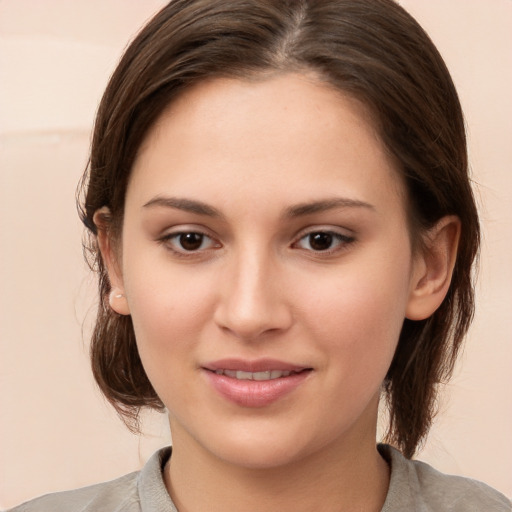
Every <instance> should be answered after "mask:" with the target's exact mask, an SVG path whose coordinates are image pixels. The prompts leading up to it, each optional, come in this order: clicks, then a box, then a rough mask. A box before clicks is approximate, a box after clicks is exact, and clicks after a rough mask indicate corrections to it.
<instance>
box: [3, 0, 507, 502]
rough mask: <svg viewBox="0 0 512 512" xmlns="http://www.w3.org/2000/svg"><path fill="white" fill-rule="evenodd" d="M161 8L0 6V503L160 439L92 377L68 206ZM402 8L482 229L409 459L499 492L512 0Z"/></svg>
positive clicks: (53, 0)
mask: <svg viewBox="0 0 512 512" xmlns="http://www.w3.org/2000/svg"><path fill="white" fill-rule="evenodd" d="M162 3H163V2H162V1H160V0H150V1H148V0H146V1H142V0H140V1H136V0H73V1H71V0H1V1H0V339H1V346H0V386H1V389H0V411H1V413H0V439H1V444H0V507H7V506H10V505H14V504H16V503H19V502H21V501H22V500H26V499H28V498H31V497H33V496H36V495H38V494H41V493H44V492H48V491H55V490H58V489H65V488H73V487H77V486H82V485H86V484H90V483H93V482H97V481H101V480H105V479H110V478H113V477H115V476H117V475H120V474H123V473H125V472H128V471H131V470H134V469H137V468H139V467H140V466H141V465H142V464H143V463H144V462H145V460H146V459H147V457H148V456H149V454H150V453H151V452H152V451H153V450H154V449H156V448H157V447H158V446H160V445H162V444H166V443H168V442H169V438H168V435H167V434H166V431H167V426H166V422H165V418H164V417H163V416H158V415H155V416H152V417H150V418H148V419H147V421H146V432H147V435H145V436H143V437H141V438H138V437H135V436H132V435H131V434H129V433H128V431H127V430H126V429H125V428H124V426H123V425H122V424H121V422H120V421H119V420H118V419H117V417H116V416H115V414H114V413H113V412H112V411H111V410H110V408H109V407H108V406H107V405H106V404H105V403H104V401H103V400H102V398H101V397H100V395H99V393H98V392H97V390H96V389H95V387H94V385H93V383H92V377H91V376H90V371H89V367H88V361H87V332H88V326H89V325H90V322H91V319H92V318H93V315H94V306H95V299H94V282H93V280H92V278H91V276H90V275H89V273H88V271H87V269H86V267H85V264H84V263H83V260H82V254H81V248H80V241H81V226H80V224H79V221H78V219H77V216H76V213H75V206H74V192H75V186H76V183H77V181H78V179H79V177H80V175H81V172H82V170H83V168H84V166H85V163H86V159H87V150H88V146H89V133H90V128H91V123H92V120H93V115H94V112H95V109H96V105H97V103H98V100H99V98H100V95H101V92H102V89H103V88H104V86H105V84H106V81H107V78H108V76H109V74H110V73H111V71H112V70H113V67H114V65H115V62H116V61H117V59H118V58H119V55H120V53H121V51H122V49H123V48H124V46H125V44H126V42H127V40H128V39H129V38H130V37H131V36H132V35H133V34H134V32H135V31H136V30H137V29H138V27H139V26H140V25H141V24H142V23H143V22H144V21H145V20H146V19H147V18H148V17H149V16H150V15H151V14H152V13H153V12H154V11H155V10H156V9H157V8H158V7H159V6H160V5H162ZM401 3H402V5H404V6H405V7H406V8H407V9H408V10H409V11H410V12H411V13H412V14H413V15H415V16H416V17H417V19H418V20H419V21H420V23H422V24H423V26H424V27H425V28H426V29H427V31H428V32H429V33H430V34H431V36H432V38H433V40H434V41H435V42H436V44H437V45H438V47H439V48H440V50H441V53H442V54H443V55H444V56H445V59H446V60H447V63H448V66H449V67H450V69H451V70H452V73H453V76H454V79H455V82H456V84H457V86H458V88H459V92H460V95H461V99H462V103H463V106H464V108H465V111H466V116H467V121H468V125H469V140H470V151H471V160H472V165H473V170H474V178H475V180H476V182H477V194H478V197H479V202H480V207H481V214H482V221H483V228H484V236H485V239H484V246H483V253H482V261H481V266H482V270H481V281H480V286H479V295H478V299H479V300H478V315H477V317H476V321H475V324H474V326H473V328H472V330H471V333H470V336H469V339H468V344H467V350H466V352H465V355H464V357H463V365H462V367H461V368H459V369H458V371H457V376H456V378H455V379H454V381H453V382H452V384H451V385H450V386H449V388H448V393H447V395H446V397H445V399H444V400H443V405H442V409H443V414H442V415H441V416H440V418H439V420H438V422H437V424H436V426H435V428H434V429H433V431H432V434H431V436H430V438H429V442H428V444H427V446H426V449H425V450H424V451H423V452H422V453H421V454H420V458H422V459H424V460H427V461H429V462H431V463H433V464H434V465H435V466H436V467H438V468H439V469H441V470H443V471H446V472H454V473H459V474H463V475H467V476H471V477H474V478H478V479H481V480H484V481H486V482H488V483H489V484H491V485H493V486H494V487H496V488H498V489H500V490H501V491H502V492H504V493H506V494H508V495H509V496H510V495H512V435H511V434H512V385H511V384H512V382H511V368H512V345H511V339H512V321H511V318H512V314H511V305H512V304H511V302H512V301H511V292H510V288H511V286H512V271H511V268H512V265H511V257H510V254H511V252H512V229H511V228H512V212H511V210H512V208H511V204H512V177H511V162H512V141H511V140H510V135H511V133H512V130H511V127H512V126H511V124H512V94H511V93H510V91H512V54H511V48H512V36H511V34H512V1H511V0H486V1H484V0H403V1H402V2H401ZM84 318H85V319H86V320H85V324H84V326H83V331H84V333H85V335H84V336H83V335H82V324H83V322H84Z"/></svg>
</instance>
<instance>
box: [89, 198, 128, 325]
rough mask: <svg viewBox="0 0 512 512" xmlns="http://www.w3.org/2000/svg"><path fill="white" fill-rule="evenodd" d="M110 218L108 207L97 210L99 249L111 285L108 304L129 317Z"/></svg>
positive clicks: (95, 217)
mask: <svg viewBox="0 0 512 512" xmlns="http://www.w3.org/2000/svg"><path fill="white" fill-rule="evenodd" d="M109 218H110V210H109V209H108V208H107V207H106V206H105V207H103V208H100V209H99V210H96V212H95V213H94V216H93V221H94V224H95V225H96V228H97V235H96V236H97V241H98V248H99V250H100V253H101V258H102V260H103V264H104V265H105V268H106V270H107V274H108V279H109V281H110V285H111V291H110V294H109V300H108V302H109V305H110V307H111V308H112V310H113V311H115V312H116V313H118V314H120V315H129V314H130V308H129V306H128V301H127V300H126V296H125V293H124V282H123V276H122V272H121V269H120V266H119V258H118V254H117V252H116V250H115V247H114V242H113V240H112V235H111V233H110V231H109V229H108V223H109Z"/></svg>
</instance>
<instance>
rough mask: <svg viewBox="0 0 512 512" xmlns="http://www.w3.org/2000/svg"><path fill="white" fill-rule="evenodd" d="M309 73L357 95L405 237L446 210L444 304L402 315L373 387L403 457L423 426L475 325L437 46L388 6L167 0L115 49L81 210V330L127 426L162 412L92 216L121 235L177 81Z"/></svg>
mask: <svg viewBox="0 0 512 512" xmlns="http://www.w3.org/2000/svg"><path fill="white" fill-rule="evenodd" d="M289 71H298V72H301V71H307V72H311V71H312V72H314V73H316V75H317V76H318V77H319V78H320V79H321V80H323V81H325V82H327V83H329V84H330V85H331V86H333V87H334V88H335V89H337V90H340V91H343V92H345V93H349V94H351V95H353V96H354V97H356V98H358V99H359V100H361V101H363V102H364V103H365V104H366V105H367V106H368V107H369V108H370V109H371V111H372V112H373V115H374V120H375V123H376V125H377V127H378V128H379V132H380V136H381V138H382V140H383V142H384V144H385V146H386V147H387V149H388V151H389V152H390V154H391V155H393V157H394V159H395V160H396V162H397V167H398V170H399V171H400V172H401V173H402V175H403V178H404V181H405V184H406V189H407V192H408V203H409V212H408V214H409V221H410V226H411V232H412V241H413V243H414V241H415V239H416V240H417V239H418V238H419V235H421V234H422V233H423V232H424V230H426V229H428V228H429V227H431V226H432V225H433V224H434V223H435V222H436V221H437V220H439V219H440V218H441V217H443V216H445V215H448V214H453V215H457V216H458V217H459V218H460V220H461V224H462V232H461V239H460V244H459V249H458V255H457V261H456V264H455V270H454V274H453V279H452V283H451V286H450V289H449V291H448V294H447V296H446V299H445V300H444V302H443V303H442V305H441V306H440V307H439V309H438V310H437V311H436V312H435V313H434V314H433V315H432V316H431V317H430V318H428V319H427V320H424V321H410V320H407V319H406V320H405V321H404V325H403V329H402V332H401V335H400V340H399V343H398V348H397V351H396V354H395V357H394V359H393V362H392V364H391V367H390V369H389V372H388V374H387V377H386V380H385V383H384V393H385V395H386V398H387V403H388V406H389V414H390V423H389V430H388V433H387V437H386V440H387V441H388V442H390V443H392V444H395V445H396V446H397V447H399V448H400V449H401V450H402V451H403V453H404V454H405V455H406V456H407V457H411V456H412V455H413V454H414V452H415V451H416V449H417V447H418V444H419V443H420V442H421V441H422V439H424V437H425V436H426V434H427V433H428V430H429V427H430V425H431V422H432V418H433V416H434V414H435V411H436V396H437V388H438V384H439V383H441V382H443V381H445V380H447V379H448V378H449V377H450V375H451V373H452V370H453V366H454V362H455V359H456V356H457V353H458V352H459V349H460V347H461V343H462V340H463V337H464V335H465V333H466V331H467V329H468V327H469V324H470V322H471V319H472V315H473V309H474V302H473V293H474V292H473V285H472V280H471V269H472V265H473V262H474V260H475V257H476V255H477V252H478V246H479V224H478V217H477V212H476V207H475V203H474V199H473V195H472V191H471V186H470V182H469V177H468V162H467V151H466V139H465V130H464V121H463V116H462V111H461V107H460V104H459V100H458V97H457V93H456V91H455V88H454V85H453V83H452V80H451V78H450V75H449V73H448V70H447V69H446V66H445V64H444V62H443V60H442V58H441V56H440V55H439V53H438V51H437V50H436V48H435V46H434V45H433V43H432V42H431V40H430V39H429V37H428V36H427V35H426V33H425V32H424V31H423V29H422V28H421V27H420V26H419V25H418V23H417V22H416V21H415V20H414V19H413V18H412V17H411V16H410V15H409V14H407V13H406V12H405V11H404V10H403V9H402V8H401V7H400V6H398V5H397V4H396V3H395V2H393V1H392V0H174V1H173V2H171V3H170V4H169V5H167V6H166V7H164V8H163V9H162V10H161V11H160V12H159V13H158V14H157V15H156V16H155V17H154V18H153V19H152V20H151V21H150V22H149V23H148V24H147V26H146V27H145V28H144V29H143V30H142V31H141V32H140V33H139V35H138V36H137V37H136V38H135V40H134V41H133V42H132V43H131V45H130V46H129V47H128V49H127V50H126V52H125V54H124V56H123V57H122V59H121V61H120V63H119V65H118V67H117V69H116V70H115V72H114V74H113V75H112V78H111V79H110V82H109V84H108V87H107V89H106V91H105V94H104V96H103V99H102V101H101V104H100V107H99V110H98V114H97V118H96V124H95V128H94V136H93V141H92V148H91V157H90V164H89V168H88V171H86V173H85V174H84V178H83V181H82V192H83V194H84V196H85V199H84V201H83V202H82V203H81V206H80V212H81V217H82V220H83V222H84V224H85V226H86V227H87V228H88V230H89V231H90V233H91V237H90V240H89V241H90V243H89V245H88V249H89V251H90V256H92V259H93V261H94V266H95V269H96V270H97V271H98V274H99V291H100V305H99V310H98V317H97V322H96V326H95V329H94V333H93V336H92V345H91V358H92V368H93V372H94V376H95V378H96V381H97V382H98V384H99V386H100V388H101V390H102V391H103V393H104V394H105V396H106V397H107V398H108V400H109V401H110V402H111V403H112V404H113V406H114V407H115V408H116V410H117V411H118V412H119V413H120V414H121V415H122V416H123V418H124V419H125V421H126V423H127V425H128V426H131V428H133V429H135V430H136V429H137V427H138V423H137V419H138V414H139V411H140V408H141V407H144V406H149V407H152V408H156V409H163V407H164V406H163V404H162V402H161V401H160V399H159V397H158V396H157V395H156V393H155V391H154V389H153V387H152V385H151V383H150V382H149V380H148V378H147V376H146V373H145V371H144V368H143V367H142V363H141V361H140V358H139V355H138V351H137V346H136V342H135V335H134V331H133V326H132V322H131V318H130V317H129V316H119V315H117V314H115V313H114V312H112V310H111V309H110V307H109V304H108V295H109V292H110V284H109V281H108V277H107V274H106V271H105V267H104V264H103V262H102V260H101V255H100V254H99V251H98V248H97V245H96V243H95V235H96V233H97V228H96V226H95V225H94V222H93V215H94V213H95V212H96V211H97V210H98V209H99V208H101V207H103V206H107V207H108V208H109V209H110V215H109V217H108V219H105V222H107V223H108V226H109V229H110V230H111V233H112V235H113V236H114V237H115V236H120V228H121V226H122V222H123V208H124V198H125V194H126V188H127V183H128V178H129V175H130V170H131V167H132V164H133V162H134V159H135V156H136V154H137V151H138V149H139V147H140V145H141V143H142V141H143V140H144V137H145V135H146V134H147V132H148V129H149V128H150V127H151V126H152V125H153V124H154V123H155V121H156V120H157V118H158V117H159V115H160V114H161V113H162V112H163V110H164V109H165V107H166V106H167V105H168V104H169V103H170V102H172V101H173V99H175V98H176V97H177V95H178V94H180V92H182V91H183V90H184V89H186V88H189V87H191V86H192V85H194V84H195V83H197V82H199V81H202V80H205V79H208V78H212V77H238V78H241V79H244V78H248V77H251V76H265V75H266V74H271V73H278V72H289Z"/></svg>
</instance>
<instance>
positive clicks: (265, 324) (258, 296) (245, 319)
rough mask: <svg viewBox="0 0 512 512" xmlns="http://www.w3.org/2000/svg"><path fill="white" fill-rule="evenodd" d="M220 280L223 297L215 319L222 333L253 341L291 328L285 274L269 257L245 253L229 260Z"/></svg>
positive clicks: (290, 312)
mask: <svg viewBox="0 0 512 512" xmlns="http://www.w3.org/2000/svg"><path fill="white" fill-rule="evenodd" d="M248 252H249V251H248ZM219 279H220V280H221V281H222V283H221V284H220V291H221V294H220V298H219V301H218V304H217V307H216V310H215V315H214V320H215V322H216V324H217V325H218V326H219V327H220V328H221V329H222V330H224V331H226V332H228V333H230V334H231V335H233V336H235V337H237V338H239V339H241V340H246V341H252V340H257V339H260V338H262V337H263V336H265V335H268V334H271V333H273V334H276V333H279V332H284V331H286V330H287V329H288V328H289V327H290V326H291V324H292V310H291V307H290V304H289V301H288V300H287V293H286V285H285V283H284V282H283V281H284V279H283V275H282V272H280V270H279V268H278V266H277V265H276V264H275V263H274V262H272V261H271V258H270V257H268V256H266V255H264V254H256V253H254V252H252V253H250V254H247V252H246V253H245V254H244V255H240V256H239V257H238V258H236V261H230V263H229V264H227V265H226V267H225V272H222V273H221V275H219Z"/></svg>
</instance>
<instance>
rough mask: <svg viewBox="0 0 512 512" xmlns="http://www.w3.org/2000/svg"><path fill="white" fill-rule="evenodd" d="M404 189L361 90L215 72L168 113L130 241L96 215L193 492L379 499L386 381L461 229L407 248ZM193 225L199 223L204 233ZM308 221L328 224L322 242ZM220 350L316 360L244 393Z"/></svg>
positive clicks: (132, 199)
mask: <svg viewBox="0 0 512 512" xmlns="http://www.w3.org/2000/svg"><path fill="white" fill-rule="evenodd" d="M405 196H406V193H405V190H404V188H403V184H402V181H401V178H400V176H399V174H398V172H397V170H396V169H395V168H394V165H393V163H392V161H391V160H390V159H389V158H388V156H387V154H386V151H385V150H384V148H383V146H382V143H381V141H380V140H379V138H378V136H377V134H376V131H375V129H374V126H373V124H372V120H371V116H370V115H369V114H368V112H367V111H366V109H365V108H364V106H362V105H361V104H360V103H359V102H357V101H356V100H354V99H352V98H350V97H347V96H343V95H341V94H340V93H338V92H335V91H333V90H332V89H331V88H329V87H327V86H326V85H324V84H322V83H320V82H319V81H317V80H316V79H315V78H314V77H312V76H304V75H296V74H286V75H281V76H277V77H273V78H269V79H266V80H261V81H251V82H249V81H239V80H229V79H222V80H221V79H218V80H213V81H209V82H205V83H202V84H199V85H197V86H195V87H194V88H192V89H190V90H188V91H187V92H186V93H185V94H184V95H182V96H181V97H180V98H179V99H178V100H177V101H175V102H174V103H173V104H172V105H171V106H170V107H169V108H168V110H167V111H165V112H164V113H163V114H162V116H161V118H160V119H159V121H158V122H157V123H156V125H155V126H154V127H153V129H152V130H151V131H150V133H149V135H148V137H147V139H146V141H145V142H144V144H143V146H142V147H141V148H140V151H139V154H138V157H137V160H136V163H135V165H134V168H133V170H132V175H131V178H130V183H129V186H128V191H127V196H126V203H125V219H124V225H123V231H122V239H121V241H120V242H119V244H118V245H117V246H116V245H115V244H114V243H113V241H112V240H109V238H108V235H107V231H106V230H105V229H103V227H102V226H101V223H100V222H99V221H98V224H99V228H100V231H99V242H100V248H101V250H102V253H103V256H104V259H105V261H106V263H107V267H108V269H109V275H110V279H111V282H112V284H113V291H112V296H111V306H112V308H113V309H114V310H115V311H117V312H118V313H120V314H131V315H132V319H133V323H134V328H135V333H136V337H137V343H138V348H139V352H140V356H141V359H142V362H143V364H144V367H145V369H146V372H147V374H148V376H149V378H150V380H151V382H152V384H153V386H154V388H155V390H156V391H157V393H158V395H159V396H160V398H161V399H162V401H163V402H164V403H165V405H166V407H167V409H168V411H169V418H170V424H171V431H172V436H173V455H172V458H171V462H170V464H168V465H167V467H166V469H165V481H166V485H167V487H168V489H169V492H170V494H171V496H172V497H173V499H174V501H175V503H176V505H177V506H178V508H179V509H180V511H192V510H194V511H195V510H209V511H215V510H221V509H222V510H225V509H226V506H227V509H239V510H246V511H251V510H262V507H269V508H270V507H272V509H278V510H294V511H302V510H304V511H305V510H320V511H321V510H345V508H344V507H346V509H348V510H369V511H370V510H380V508H381V506H382V504H383V502H384V499H385V495H386V492H387V487H388V483H389V470H388V467H387V464H386V463H385V462H384V461H383V459H382V458H381V457H380V455H379V454H378V452H377V450H376V446H375V437H376V421H377V408H378V401H379V395H380V387H381V384H382V381H383V379H384V377H385V375H386V372H387V370H388V368H389V365H390V363H391V360H392V357H393V354H394V351H395V348H396V345H397V341H398V336H399V333H400V329H401V326H402V323H403V320H404V318H405V317H409V318H412V319H420V318H426V317H428V316H429V315H430V314H432V312H433V311H434V310H435V309H436V308H437V307H438V306H439V304H440V303H441V301H442V299H443V298H444V295H445V293H446V290H447V288H448V285H449V281H450V276H451V269H452V267H453V261H454V258H455V253H456V246H457V239H458V232H459V225H458V221H457V219H454V218H445V219H442V220H441V221H440V222H439V223H438V225H437V226H436V227H435V228H434V229H433V230H432V231H431V232H430V233H429V234H428V237H425V240H426V244H425V249H424V250H422V252H421V253H417V254H413V253H412V250H411V241H410V237H409V232H408V227H407V214H406V210H405V205H404V203H405V201H404V198H405ZM169 198H171V200H170V199H169ZM177 199H178V200H179V201H177ZM183 199H186V200H187V201H194V202H201V203H202V204H205V205H207V207H208V208H209V209H210V210H212V211H209V212H208V211H203V212H199V211H197V205H196V204H195V203H194V204H193V208H192V210H194V211H191V210H190V206H191V203H190V202H189V203H187V202H184V201H183ZM312 203H314V204H315V205H316V209H315V208H309V209H308V208H299V206H303V205H305V204H308V205H311V204H312ZM319 205H320V206H321V207H319ZM208 208H207V209H208ZM203 210H204V208H203ZM213 211H214V212H215V215H211V213H213ZM98 218H99V217H98ZM184 233H201V234H203V237H202V239H201V238H199V240H200V241H201V240H202V241H201V244H200V246H199V248H198V249H195V250H188V251H187V250H186V248H185V247H184V246H183V245H182V244H181V242H183V240H184V238H183V237H181V238H180V236H179V235H180V234H184ZM312 233H331V234H332V238H331V240H332V242H331V243H330V245H329V243H327V244H325V241H326V240H327V242H329V238H327V239H326V238H325V237H324V238H323V239H322V240H323V242H324V245H325V246H326V247H327V248H326V249H325V250H314V249H315V248H317V247H318V246H313V245H312V241H313V242H314V239H313V238H311V236H310V235H311V234H312ZM187 247H190V246H187ZM322 247H324V246H322ZM121 295H122V296H121ZM226 357H236V358H239V359H243V360H251V361H252V360H258V359H261V358H272V359H277V360H280V361H285V362H288V363H292V364H296V365H299V366H301V367H307V368H311V370H310V371H309V373H308V376H307V378H306V379H304V380H303V382H302V383H301V384H300V385H299V386H298V387H297V388H295V389H294V390H293V391H292V392H291V393H289V394H287V395H286V396H284V397H282V398H280V399H279V400H277V401H274V402H272V403H270V404H269V405H266V406H264V407H256V408H255V407H243V406H240V405H238V404H234V403H233V402H231V401H229V400H227V399H226V398H225V397H224V396H221V395H219V393H218V392H217V391H216V390H215V389H214V388H213V387H212V386H211V384H210V382H209V380H208V378H205V372H204V370H203V369H202V367H204V365H206V364H207V363H208V362H211V361H215V360H219V359H222V358H226ZM233 482H236V485H233Z"/></svg>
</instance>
